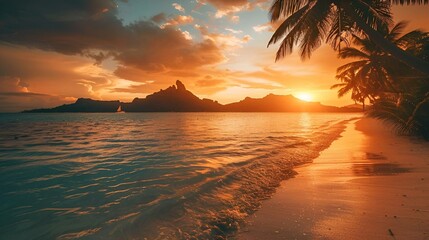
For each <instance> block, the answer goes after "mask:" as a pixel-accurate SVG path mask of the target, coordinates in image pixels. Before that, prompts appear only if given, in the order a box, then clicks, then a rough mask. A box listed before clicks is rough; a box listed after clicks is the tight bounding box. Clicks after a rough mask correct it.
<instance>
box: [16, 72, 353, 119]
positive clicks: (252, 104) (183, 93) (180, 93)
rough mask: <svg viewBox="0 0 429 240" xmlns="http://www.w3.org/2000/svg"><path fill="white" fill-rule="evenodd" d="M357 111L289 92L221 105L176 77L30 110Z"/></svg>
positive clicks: (248, 98)
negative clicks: (118, 94) (125, 98)
mask: <svg viewBox="0 0 429 240" xmlns="http://www.w3.org/2000/svg"><path fill="white" fill-rule="evenodd" d="M119 110H122V111H125V112H360V111H361V110H360V109H358V108H354V107H350V108H349V107H344V108H339V107H333V106H325V105H322V104H320V103H318V102H305V101H302V100H299V99H297V98H295V97H294V96H292V95H286V96H282V95H274V94H269V95H267V96H265V97H263V98H250V97H247V98H245V99H244V100H242V101H240V102H236V103H230V104H226V105H222V104H220V103H218V102H217V101H213V100H210V99H200V98H198V97H197V96H195V95H194V94H193V93H192V92H190V91H188V90H187V89H186V87H185V85H184V84H183V83H182V82H181V81H179V80H177V81H176V85H173V86H170V87H168V88H167V89H164V90H160V91H159V92H155V93H153V94H150V95H148V96H147V97H146V98H135V99H134V100H133V101H132V102H130V103H122V102H120V101H97V100H92V99H86V98H79V99H78V100H77V101H76V102H75V103H72V104H65V105H62V106H58V107H55V108H50V109H34V110H29V111H24V112H27V113H31V112H117V111H119Z"/></svg>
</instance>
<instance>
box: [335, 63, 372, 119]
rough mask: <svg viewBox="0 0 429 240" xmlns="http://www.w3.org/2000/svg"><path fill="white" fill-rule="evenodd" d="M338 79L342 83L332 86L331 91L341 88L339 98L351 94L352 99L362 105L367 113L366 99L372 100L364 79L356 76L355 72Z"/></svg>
mask: <svg viewBox="0 0 429 240" xmlns="http://www.w3.org/2000/svg"><path fill="white" fill-rule="evenodd" d="M338 78H340V79H341V83H338V84H334V85H332V86H331V89H334V88H339V90H338V97H344V96H345V95H346V94H347V93H349V92H351V99H352V100H353V101H355V103H356V102H359V103H362V110H363V111H365V99H366V98H370V94H369V91H368V88H367V87H366V85H365V84H364V82H363V81H362V79H361V78H360V77H358V76H356V74H355V73H354V72H348V73H347V74H345V75H344V76H341V77H338Z"/></svg>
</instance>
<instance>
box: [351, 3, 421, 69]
mask: <svg viewBox="0 0 429 240" xmlns="http://www.w3.org/2000/svg"><path fill="white" fill-rule="evenodd" d="M350 14H351V15H353V16H352V17H353V19H354V20H356V25H357V26H358V27H359V28H360V29H362V30H363V31H364V32H365V33H366V34H367V35H368V37H369V39H370V40H371V41H373V42H374V43H375V44H377V46H378V47H380V48H381V49H383V50H384V51H385V52H387V53H390V54H391V55H392V56H393V57H394V58H396V59H398V60H399V61H401V62H403V63H405V64H407V65H408V66H410V67H412V68H414V69H416V70H417V71H419V72H422V73H424V74H425V75H429V62H426V61H424V60H422V59H420V58H418V57H416V56H413V55H412V54H410V53H408V52H406V51H405V50H403V49H401V48H399V47H398V46H396V45H395V44H393V43H392V42H390V41H389V40H387V39H385V38H384V37H383V36H382V35H381V34H380V33H379V32H377V31H376V30H374V29H373V28H372V27H371V26H370V25H368V24H367V23H366V22H364V21H363V20H362V18H361V17H360V16H359V15H358V14H357V13H356V12H355V11H350Z"/></svg>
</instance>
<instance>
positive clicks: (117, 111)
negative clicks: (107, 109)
mask: <svg viewBox="0 0 429 240" xmlns="http://www.w3.org/2000/svg"><path fill="white" fill-rule="evenodd" d="M116 113H125V112H124V110H122V107H121V105H119V107H118V109H117V110H116Z"/></svg>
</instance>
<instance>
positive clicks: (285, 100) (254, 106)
mask: <svg viewBox="0 0 429 240" xmlns="http://www.w3.org/2000/svg"><path fill="white" fill-rule="evenodd" d="M225 108H226V109H227V111H230V112H341V111H342V110H341V108H338V107H332V106H325V105H322V104H320V103H317V102H305V101H302V100H299V99H298V98H295V97H294V96H292V95H286V96H282V95H274V94H269V95H267V96H265V97H264V98H250V97H247V98H245V99H244V100H242V101H240V102H236V103H231V104H227V105H225Z"/></svg>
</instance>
